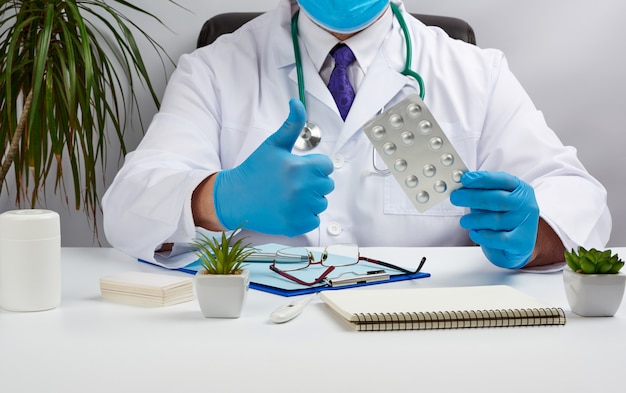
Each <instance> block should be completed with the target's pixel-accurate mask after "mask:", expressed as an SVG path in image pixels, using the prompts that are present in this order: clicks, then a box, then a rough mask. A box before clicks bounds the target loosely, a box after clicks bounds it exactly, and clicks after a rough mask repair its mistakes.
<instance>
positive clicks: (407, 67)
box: [291, 3, 426, 108]
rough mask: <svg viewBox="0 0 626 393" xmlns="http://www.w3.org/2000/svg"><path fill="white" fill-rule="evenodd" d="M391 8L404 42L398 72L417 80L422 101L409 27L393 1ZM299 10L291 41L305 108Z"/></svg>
mask: <svg viewBox="0 0 626 393" xmlns="http://www.w3.org/2000/svg"><path fill="white" fill-rule="evenodd" d="M390 6H391V10H392V11H393V14H394V15H395V17H396V20H397V21H398V23H399V24H400V28H401V29H402V33H403V34H404V42H405V43H406V59H405V63H404V70H402V71H401V72H400V73H401V74H402V75H405V76H410V77H412V78H414V79H415V80H416V81H417V84H418V85H419V89H420V92H419V95H420V98H421V99H422V101H423V100H424V96H425V94H426V88H425V87H424V79H422V77H421V75H420V74H418V73H417V72H415V71H413V70H411V63H412V60H413V45H412V44H411V36H410V35H409V28H408V27H407V25H406V21H405V20H404V17H403V16H402V12H400V8H398V6H397V5H396V4H394V3H390ZM299 14H300V11H296V13H295V14H294V15H293V17H292V18H291V42H292V43H293V54H294V56H295V58H296V74H297V76H298V95H299V98H300V101H301V102H302V105H304V107H305V108H306V100H305V94H304V72H303V71H302V57H301V55H300V42H299V40H298V15H299Z"/></svg>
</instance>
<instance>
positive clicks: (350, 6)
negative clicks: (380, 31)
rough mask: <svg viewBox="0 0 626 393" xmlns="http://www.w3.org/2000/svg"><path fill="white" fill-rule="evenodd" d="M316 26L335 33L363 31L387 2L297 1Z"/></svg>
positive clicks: (367, 0) (378, 0)
mask: <svg viewBox="0 0 626 393" xmlns="http://www.w3.org/2000/svg"><path fill="white" fill-rule="evenodd" d="M298 3H299V4H300V8H301V9H302V10H303V11H304V12H306V13H307V15H309V17H310V18H311V19H312V20H313V21H314V22H315V23H317V24H318V25H320V26H322V27H323V28H325V29H328V30H330V31H333V32H336V33H342V34H351V33H356V32H357V31H360V30H363V29H364V28H366V27H367V26H369V25H370V24H371V23H372V22H374V21H376V20H377V19H378V17H379V16H380V15H382V13H383V12H384V11H385V9H386V8H387V5H388V4H389V0H298Z"/></svg>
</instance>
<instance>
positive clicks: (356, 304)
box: [320, 285, 565, 331]
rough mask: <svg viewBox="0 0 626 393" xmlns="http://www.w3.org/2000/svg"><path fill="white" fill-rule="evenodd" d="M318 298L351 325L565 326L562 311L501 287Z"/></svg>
mask: <svg viewBox="0 0 626 393" xmlns="http://www.w3.org/2000/svg"><path fill="white" fill-rule="evenodd" d="M320 298H321V299H322V300H323V301H324V302H325V303H326V304H327V305H328V306H329V307H330V309H332V310H333V311H335V312H336V313H337V314H339V315H340V316H341V317H342V318H343V319H345V321H346V322H348V323H349V324H350V326H352V327H353V328H354V329H356V330H360V331H377V330H428V329H457V328H479V327H512V326H542V325H565V312H564V311H563V309H561V308H557V307H553V306H551V305H549V304H547V303H545V302H543V301H541V300H538V299H535V298H533V297H531V296H528V295H527V294H525V293H523V292H521V291H519V290H517V289H514V288H512V287H509V286H506V285H491V286H476V287H452V288H407V289H385V290H367V289H360V290H346V291H332V292H324V293H322V294H321V295H320Z"/></svg>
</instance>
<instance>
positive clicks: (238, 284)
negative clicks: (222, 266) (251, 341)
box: [194, 269, 250, 318]
mask: <svg viewBox="0 0 626 393" xmlns="http://www.w3.org/2000/svg"><path fill="white" fill-rule="evenodd" d="M249 286H250V271H249V270H248V269H243V271H242V272H241V274H229V275H223V274H207V273H206V271H205V270H204V269H200V270H199V271H198V272H197V273H196V275H195V277H194V287H195V290H196V298H197V299H198V303H199V304H200V310H202V315H204V317H205V318H239V316H240V315H241V310H242V308H243V304H244V303H245V301H246V295H247V293H248V288H249Z"/></svg>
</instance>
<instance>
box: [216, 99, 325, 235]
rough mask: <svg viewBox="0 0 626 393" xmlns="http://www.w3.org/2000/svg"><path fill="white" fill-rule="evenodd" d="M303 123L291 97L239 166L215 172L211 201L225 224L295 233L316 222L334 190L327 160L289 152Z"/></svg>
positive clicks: (301, 111)
mask: <svg viewBox="0 0 626 393" xmlns="http://www.w3.org/2000/svg"><path fill="white" fill-rule="evenodd" d="M305 121H306V112H305V109H304V106H303V105H302V103H301V102H300V101H299V100H297V99H292V100H291V101H290V102H289V116H288V118H287V120H286V121H285V123H284V124H283V125H282V127H281V128H280V129H278V131H276V132H275V133H274V134H272V135H271V136H270V137H269V138H267V139H266V140H265V141H264V142H263V143H262V144H261V145H260V146H259V147H258V148H257V149H256V150H255V151H254V152H253V153H252V154H251V155H250V156H249V157H248V158H247V159H246V160H245V161H244V162H243V163H241V165H239V166H237V167H235V168H232V169H228V170H223V171H221V172H219V173H218V174H217V176H216V178H215V187H214V189H213V201H214V205H215V212H216V214H217V218H218V219H219V221H220V223H221V224H222V225H223V226H224V227H225V228H228V229H234V228H237V227H238V226H242V227H243V228H246V229H250V230H253V231H257V232H261V233H266V234H272V235H285V236H297V235H301V234H303V233H306V232H309V231H311V230H313V229H315V228H317V227H318V226H319V222H320V220H319V217H318V216H317V215H318V214H319V213H321V212H323V211H324V210H326V208H327V207H328V201H327V200H326V198H325V195H326V194H328V193H330V192H331V191H332V190H333V189H334V182H333V180H332V179H331V178H330V177H329V175H330V174H331V173H332V171H333V163H332V161H331V160H330V158H329V157H327V156H325V155H321V154H309V155H303V156H298V155H295V154H292V153H291V150H292V148H293V146H294V144H295V142H296V139H297V138H298V136H299V135H300V132H301V131H302V128H303V127H304V124H305Z"/></svg>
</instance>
